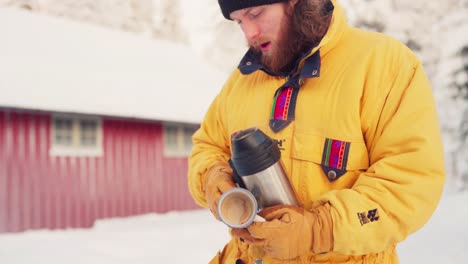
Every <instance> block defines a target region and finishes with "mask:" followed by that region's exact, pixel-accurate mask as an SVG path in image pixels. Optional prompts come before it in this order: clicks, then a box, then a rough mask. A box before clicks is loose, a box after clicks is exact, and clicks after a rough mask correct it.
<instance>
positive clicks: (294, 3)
mask: <svg viewBox="0 0 468 264" xmlns="http://www.w3.org/2000/svg"><path fill="white" fill-rule="evenodd" d="M297 1H298V0H289V1H288V4H289V5H291V7H294V6H295V5H296V4H297Z"/></svg>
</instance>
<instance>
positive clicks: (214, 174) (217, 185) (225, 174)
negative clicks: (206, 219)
mask: <svg viewBox="0 0 468 264" xmlns="http://www.w3.org/2000/svg"><path fill="white" fill-rule="evenodd" d="M203 186H204V191H205V199H206V202H207V203H208V206H209V208H210V210H211V213H213V215H214V216H215V217H216V219H218V220H220V219H219V216H218V209H217V206H218V200H219V197H220V196H221V195H222V194H223V193H224V192H226V191H227V190H229V189H231V188H234V187H236V184H235V183H234V180H233V178H232V169H231V167H230V166H229V165H228V164H227V163H217V164H215V165H214V166H213V167H211V169H210V170H208V172H207V173H206V174H205V178H204V184H203Z"/></svg>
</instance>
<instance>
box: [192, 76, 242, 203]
mask: <svg viewBox="0 0 468 264" xmlns="http://www.w3.org/2000/svg"><path fill="white" fill-rule="evenodd" d="M232 79H233V76H231V78H230V79H229V80H228V82H227V83H226V85H225V86H224V88H223V90H222V91H221V93H220V94H218V96H216V98H215V99H214V100H213V102H212V103H211V105H210V107H209V109H208V111H207V113H206V114H205V117H204V119H203V122H202V124H201V126H200V129H199V130H198V131H197V132H195V134H194V135H193V137H192V142H193V149H192V153H191V155H190V157H189V168H188V185H189V191H190V194H191V195H192V197H193V199H194V200H195V202H196V203H197V204H198V205H200V206H202V207H207V204H206V200H205V193H204V186H203V178H204V175H205V174H206V172H207V171H208V170H209V169H210V168H211V167H212V166H213V165H214V164H216V163H218V162H227V160H228V159H229V157H230V150H229V138H228V132H227V130H226V126H225V122H224V120H223V118H225V117H224V116H223V115H222V114H221V113H222V111H223V108H224V107H225V105H226V102H225V99H224V98H226V96H225V93H226V90H227V87H229V86H230V83H231V80H232Z"/></svg>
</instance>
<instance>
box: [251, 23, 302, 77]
mask: <svg viewBox="0 0 468 264" xmlns="http://www.w3.org/2000/svg"><path fill="white" fill-rule="evenodd" d="M280 34H281V36H280V38H279V39H278V40H277V43H272V45H275V47H272V51H274V53H271V54H269V55H264V54H263V53H262V51H261V49H260V48H259V47H258V46H257V45H255V46H253V45H250V48H251V49H252V50H253V51H254V52H255V54H257V55H258V56H260V60H261V62H262V65H263V66H264V67H265V68H267V69H268V70H269V71H271V72H272V73H274V74H279V75H281V74H284V70H285V69H284V68H285V67H286V66H287V65H290V64H292V63H293V60H296V59H297V58H298V56H299V54H301V53H302V51H303V50H304V48H303V45H300V43H301V42H300V41H299V35H298V34H297V31H296V30H294V28H293V26H292V25H291V24H290V23H288V24H286V25H283V26H282V29H281V31H280ZM298 44H299V45H298ZM287 68H290V67H287ZM287 73H289V72H286V74H287Z"/></svg>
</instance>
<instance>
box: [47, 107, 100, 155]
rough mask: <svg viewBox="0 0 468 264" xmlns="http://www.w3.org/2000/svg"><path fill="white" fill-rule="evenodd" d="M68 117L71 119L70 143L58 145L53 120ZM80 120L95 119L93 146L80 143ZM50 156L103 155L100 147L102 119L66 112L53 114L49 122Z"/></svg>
mask: <svg viewBox="0 0 468 264" xmlns="http://www.w3.org/2000/svg"><path fill="white" fill-rule="evenodd" d="M57 119H69V120H71V121H72V144H71V145H68V146H63V145H59V144H57V143H56V141H55V132H56V129H55V120H57ZM80 121H95V122H96V124H97V128H96V144H95V145H94V146H83V145H81V143H80V141H81V129H80ZM49 155H50V156H88V157H89V156H91V157H101V156H102V155H103V147H102V119H101V118H100V117H93V116H80V115H68V114H54V115H52V119H51V122H50V149H49Z"/></svg>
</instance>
